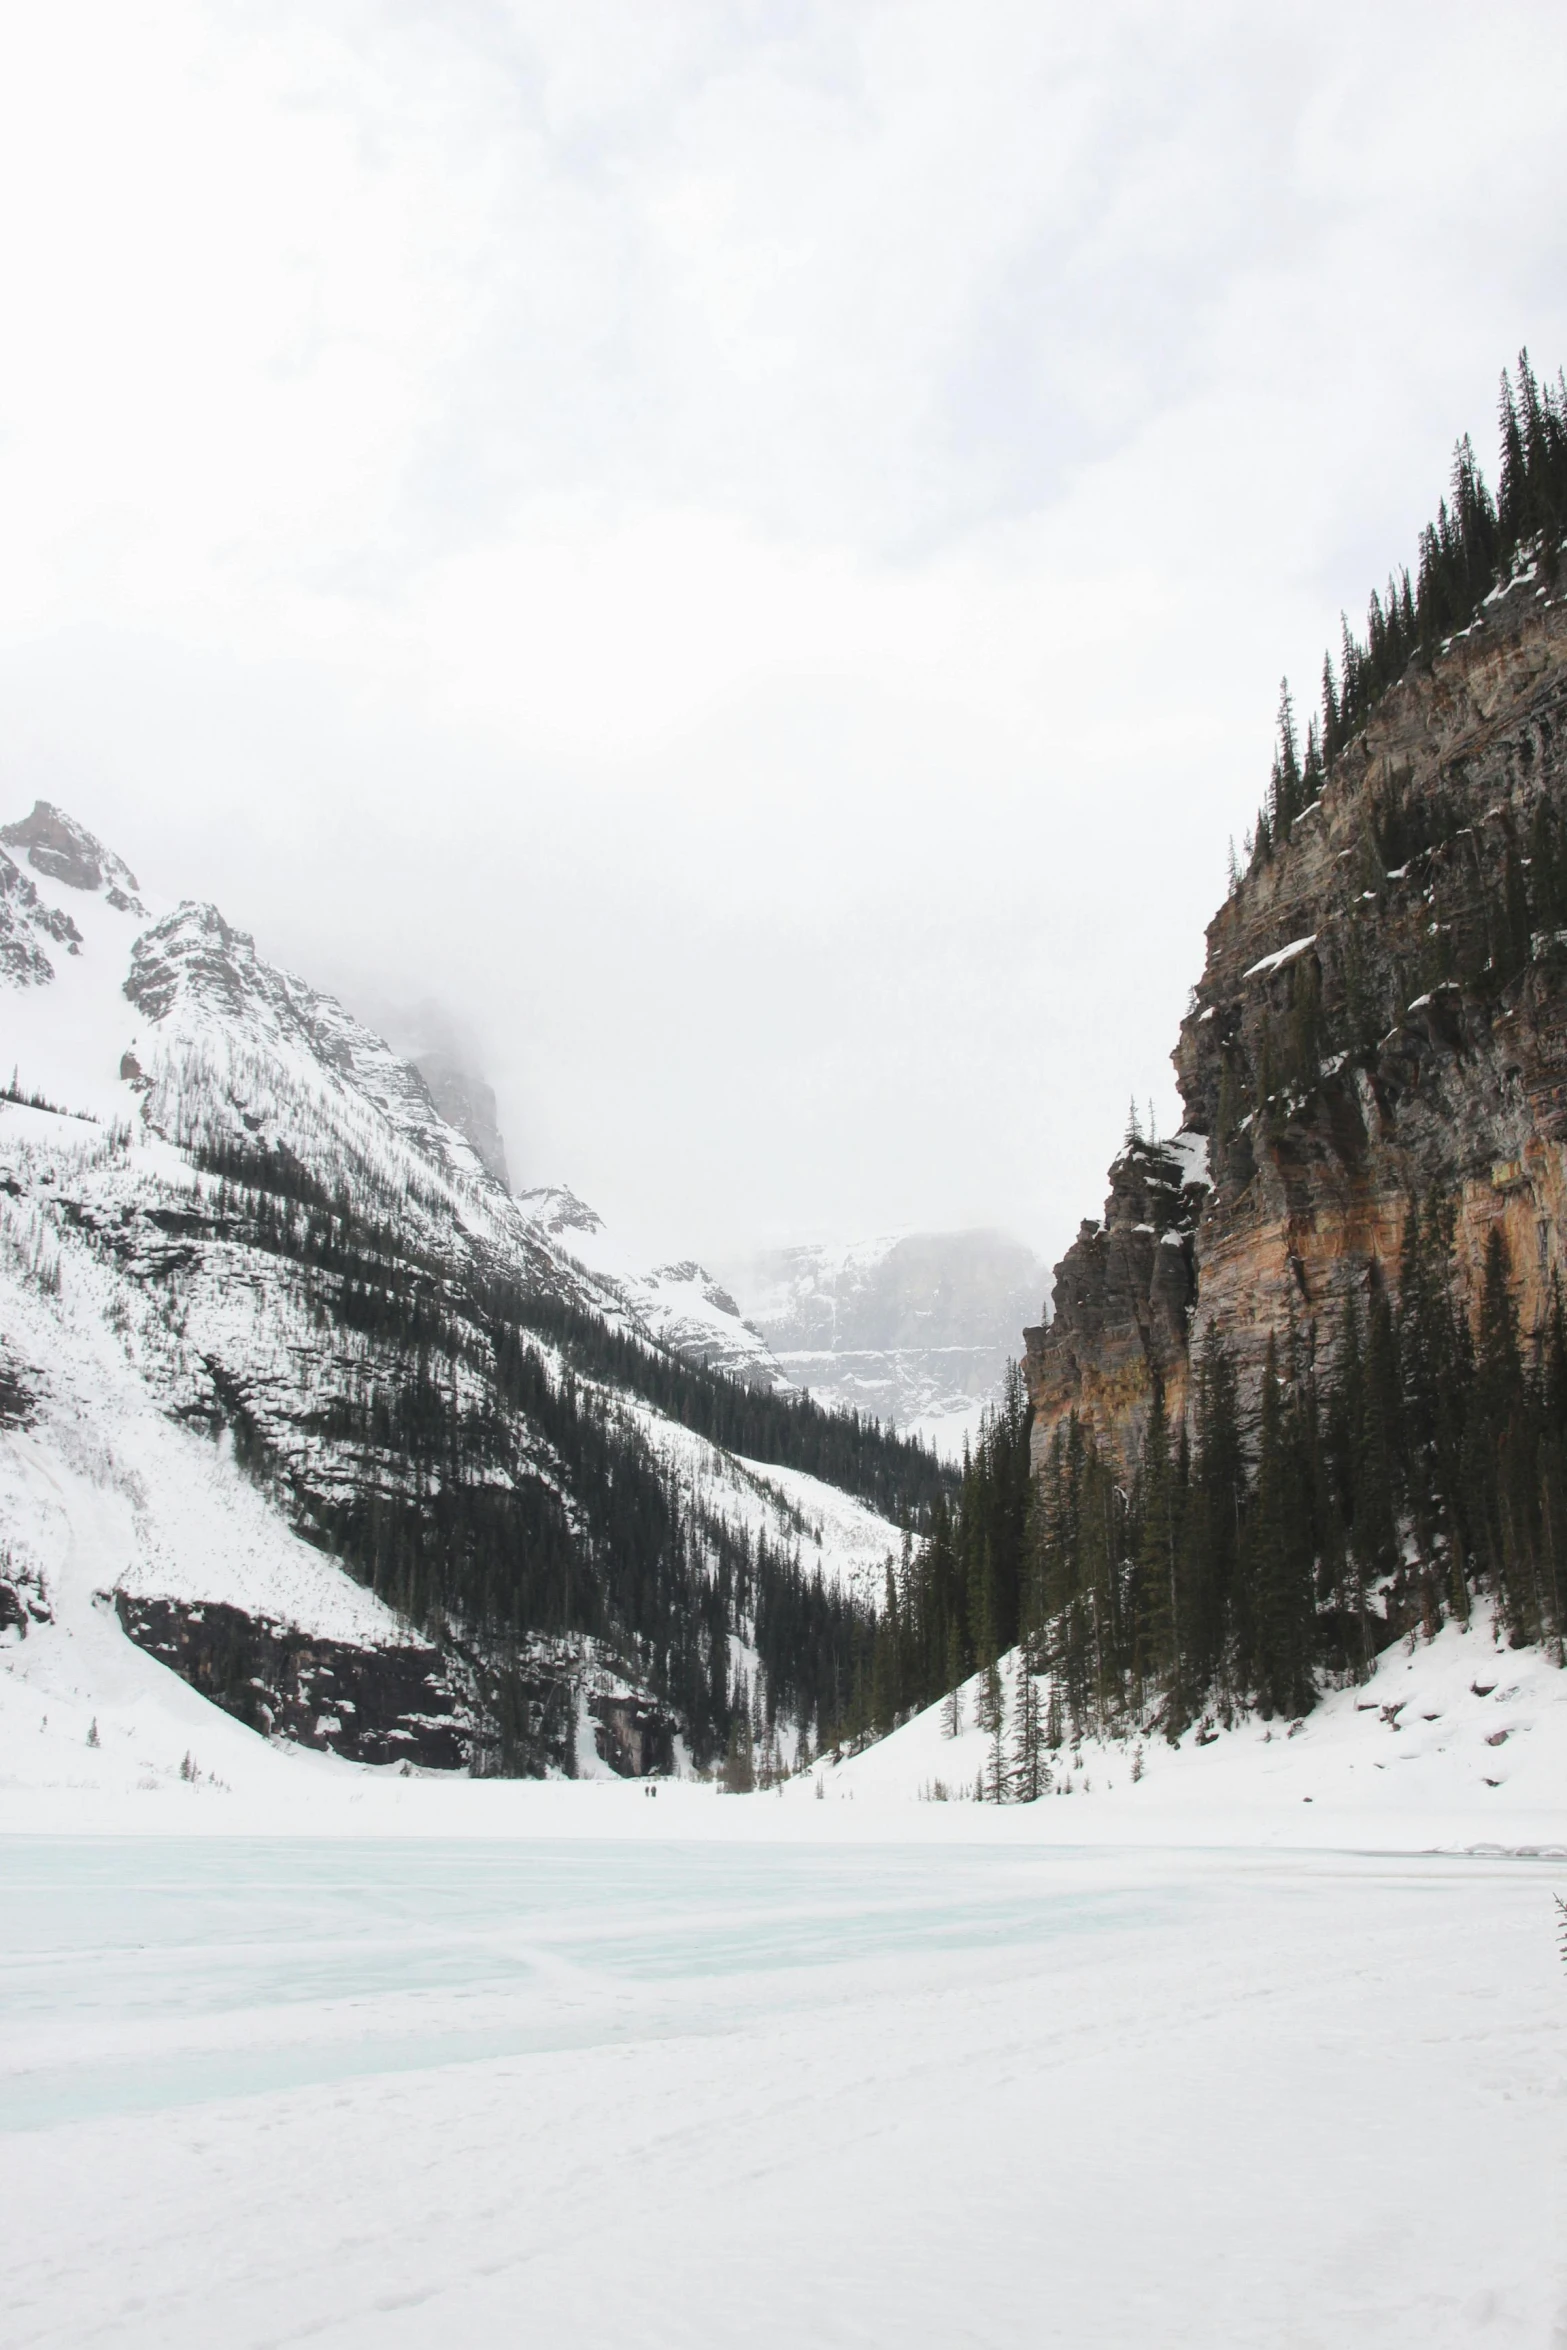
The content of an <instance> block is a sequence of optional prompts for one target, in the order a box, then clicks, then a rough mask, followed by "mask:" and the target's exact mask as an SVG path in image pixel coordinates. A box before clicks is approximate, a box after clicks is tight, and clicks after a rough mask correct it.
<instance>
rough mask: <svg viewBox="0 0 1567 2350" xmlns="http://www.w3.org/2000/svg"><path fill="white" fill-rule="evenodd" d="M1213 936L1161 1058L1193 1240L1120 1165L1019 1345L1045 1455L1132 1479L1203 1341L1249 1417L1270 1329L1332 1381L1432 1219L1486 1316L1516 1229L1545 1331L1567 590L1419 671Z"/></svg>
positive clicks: (1561, 1059)
mask: <svg viewBox="0 0 1567 2350" xmlns="http://www.w3.org/2000/svg"><path fill="white" fill-rule="evenodd" d="M1207 937H1208V953H1207V963H1206V967H1205V969H1204V972H1203V976H1202V979H1201V981H1200V983H1199V984H1198V986H1197V987H1196V989H1195V990H1194V991H1193V996H1192V1003H1191V1008H1190V1011H1189V1012H1188V1014H1187V1017H1186V1019H1185V1020H1184V1022H1183V1023H1182V1028H1181V1036H1180V1042H1179V1045H1178V1046H1177V1048H1176V1051H1175V1054H1174V1056H1173V1058H1174V1061H1175V1068H1176V1077H1177V1082H1178V1084H1179V1086H1180V1090H1181V1097H1182V1101H1183V1103H1184V1106H1185V1112H1186V1131H1185V1135H1184V1136H1183V1137H1182V1138H1181V1141H1182V1143H1184V1142H1185V1141H1186V1140H1187V1139H1189V1138H1202V1139H1204V1140H1205V1141H1206V1142H1207V1144H1208V1147H1209V1155H1210V1160H1211V1175H1212V1186H1211V1189H1209V1190H1208V1191H1207V1193H1206V1195H1205V1196H1204V1197H1203V1199H1202V1204H1201V1211H1200V1214H1198V1215H1196V1217H1195V1219H1194V1222H1193V1228H1192V1229H1191V1232H1190V1238H1189V1240H1188V1239H1187V1238H1186V1237H1185V1228H1184V1227H1183V1226H1182V1225H1181V1223H1180V1215H1181V1213H1183V1212H1188V1213H1189V1211H1178V1210H1177V1209H1176V1208H1175V1207H1174V1206H1173V1204H1171V1203H1169V1200H1168V1193H1167V1192H1165V1193H1161V1192H1160V1191H1159V1190H1158V1189H1157V1187H1156V1188H1154V1189H1153V1190H1150V1189H1149V1188H1148V1185H1147V1181H1146V1175H1147V1174H1148V1173H1151V1172H1152V1170H1153V1167H1154V1164H1155V1158H1154V1154H1151V1153H1146V1152H1145V1153H1143V1154H1141V1155H1140V1156H1137V1157H1136V1161H1135V1164H1129V1161H1131V1160H1132V1159H1133V1156H1134V1155H1133V1154H1128V1158H1127V1159H1123V1160H1121V1161H1118V1162H1117V1166H1116V1168H1115V1169H1114V1170H1113V1171H1112V1185H1113V1188H1112V1193H1111V1199H1110V1202H1109V1205H1108V1208H1107V1213H1106V1220H1105V1225H1104V1227H1103V1229H1102V1230H1101V1229H1100V1228H1097V1227H1091V1226H1085V1227H1084V1230H1083V1234H1082V1235H1081V1236H1080V1238H1079V1240H1078V1241H1077V1242H1076V1243H1075V1244H1074V1246H1073V1248H1072V1249H1071V1250H1069V1251H1068V1253H1067V1255H1066V1257H1065V1258H1064V1259H1063V1260H1062V1263H1061V1265H1060V1266H1059V1267H1058V1268H1057V1280H1056V1322H1055V1323H1053V1324H1052V1325H1051V1327H1050V1328H1049V1329H1048V1330H1035V1331H1031V1332H1029V1333H1028V1336H1027V1346H1028V1354H1027V1364H1026V1368H1027V1374H1028V1379H1029V1387H1030V1393H1031V1395H1032V1397H1033V1401H1034V1408H1035V1438H1034V1441H1035V1446H1036V1458H1039V1457H1042V1455H1043V1450H1044V1448H1045V1447H1046V1446H1047V1445H1048V1443H1049V1439H1050V1436H1051V1434H1052V1432H1053V1430H1054V1428H1055V1427H1056V1426H1057V1425H1059V1424H1060V1422H1061V1421H1062V1420H1063V1419H1064V1418H1065V1417H1066V1416H1067V1415H1068V1414H1069V1413H1070V1412H1071V1411H1073V1410H1076V1411H1078V1412H1080V1413H1081V1414H1083V1415H1084V1416H1085V1417H1086V1418H1087V1419H1089V1420H1090V1421H1091V1422H1092V1423H1093V1424H1094V1426H1095V1427H1096V1429H1097V1431H1098V1432H1099V1434H1100V1436H1101V1438H1103V1439H1106V1440H1108V1441H1109V1442H1111V1443H1112V1444H1113V1445H1114V1446H1115V1448H1116V1449H1117V1450H1118V1451H1119V1452H1120V1454H1121V1455H1122V1457H1123V1459H1127V1460H1130V1458H1131V1457H1132V1456H1133V1455H1134V1454H1135V1451H1136V1448H1137V1446H1138V1444H1139V1442H1140V1439H1141V1433H1142V1428H1143V1426H1144V1425H1145V1421H1146V1411H1147V1405H1148V1400H1149V1398H1150V1396H1151V1394H1152V1390H1153V1383H1154V1381H1155V1379H1158V1380H1159V1381H1161V1382H1162V1383H1163V1386H1164V1389H1165V1392H1166V1396H1167V1399H1168V1401H1169V1403H1170V1405H1171V1408H1172V1410H1173V1411H1179V1410H1180V1409H1181V1408H1183V1407H1184V1404H1185V1400H1186V1397H1187V1393H1188V1374H1189V1367H1190V1365H1191V1363H1192V1361H1193V1360H1194V1359H1195V1356H1196V1353H1197V1351H1198V1350H1199V1349H1200V1348H1201V1346H1202V1345H1203V1343H1204V1340H1205V1337H1206V1334H1207V1333H1208V1332H1209V1331H1210V1330H1212V1331H1216V1332H1217V1333H1218V1334H1219V1335H1220V1336H1221V1337H1222V1339H1223V1340H1224V1342H1225V1344H1226V1345H1227V1346H1228V1347H1229V1348H1230V1349H1231V1350H1232V1352H1233V1354H1234V1355H1235V1358H1236V1361H1237V1366H1238V1369H1239V1372H1240V1380H1241V1396H1242V1401H1243V1404H1250V1405H1254V1404H1255V1399H1256V1396H1257V1393H1258V1387H1259V1382H1260V1377H1261V1371H1262V1365H1263V1361H1264V1358H1265V1354H1266V1348H1267V1342H1268V1337H1269V1335H1270V1333H1273V1334H1276V1335H1280V1336H1282V1335H1283V1334H1284V1333H1285V1332H1286V1331H1287V1330H1288V1329H1289V1328H1290V1327H1291V1325H1292V1324H1293V1326H1294V1328H1295V1330H1296V1333H1297V1336H1298V1339H1299V1343H1300V1344H1301V1346H1302V1347H1303V1349H1304V1350H1305V1352H1306V1354H1307V1356H1308V1357H1310V1355H1311V1354H1312V1352H1313V1350H1315V1351H1316V1353H1317V1354H1318V1356H1319V1357H1321V1356H1323V1355H1324V1354H1325V1353H1330V1351H1331V1349H1332V1347H1333V1345H1334V1344H1335V1342H1336V1338H1337V1333H1338V1330H1339V1328H1340V1325H1341V1320H1342V1313H1343V1305H1344V1300H1345V1299H1346V1297H1347V1296H1348V1295H1349V1294H1350V1293H1351V1292H1352V1291H1361V1292H1363V1291H1365V1290H1366V1289H1367V1288H1368V1287H1369V1286H1370V1285H1371V1284H1373V1283H1375V1282H1378V1281H1386V1282H1388V1283H1389V1284H1390V1285H1392V1286H1394V1287H1396V1283H1397V1277H1398V1263H1399V1254H1400V1249H1401V1246H1402V1241H1403V1234H1404V1227H1405V1222H1406V1218H1407V1216H1408V1212H1409V1209H1410V1205H1411V1203H1412V1202H1414V1201H1417V1200H1418V1201H1421V1202H1426V1201H1430V1200H1435V1201H1437V1202H1439V1203H1441V1204H1442V1205H1443V1207H1444V1208H1445V1209H1446V1211H1447V1212H1449V1213H1450V1215H1451V1218H1452V1223H1453V1236H1454V1238H1453V1252H1452V1278H1453V1281H1454V1284H1455V1288H1456V1289H1457V1291H1458V1293H1459V1295H1460V1297H1461V1298H1462V1300H1463V1301H1464V1303H1465V1304H1466V1306H1468V1307H1470V1308H1471V1309H1472V1308H1473V1306H1474V1304H1475V1302H1476V1299H1477V1296H1478V1288H1479V1282H1480V1276H1481V1269H1482V1267H1483V1264H1484V1260H1485V1255H1486V1249H1487V1244H1488V1240H1489V1236H1490V1234H1491V1233H1492V1231H1493V1230H1496V1229H1500V1230H1501V1232H1502V1234H1503V1236H1504V1238H1505V1241H1506V1245H1507V1251H1508V1258H1509V1262H1510V1267H1511V1272H1512V1278H1513V1283H1514V1288H1515V1293H1516V1297H1517V1303H1518V1307H1519V1314H1520V1320H1521V1324H1522V1328H1523V1330H1524V1331H1525V1333H1528V1332H1531V1331H1533V1330H1535V1329H1537V1328H1538V1327H1539V1326H1540V1323H1541V1320H1542V1318H1543V1316H1544V1315H1545V1313H1546V1312H1547V1310H1548V1308H1549V1304H1550V1299H1551V1295H1552V1285H1553V1283H1554V1282H1555V1281H1556V1280H1557V1278H1558V1276H1559V1275H1561V1274H1562V1272H1563V1266H1564V1252H1567V599H1564V597H1563V595H1562V593H1561V592H1560V591H1559V590H1558V589H1555V588H1552V589H1551V590H1550V591H1549V592H1548V591H1547V590H1546V588H1544V587H1542V586H1541V585H1540V583H1539V581H1538V580H1537V579H1536V578H1534V577H1533V576H1532V575H1531V576H1529V577H1527V578H1525V579H1523V580H1521V581H1519V582H1517V583H1515V584H1514V585H1513V586H1512V587H1511V588H1510V589H1509V591H1508V592H1507V593H1506V594H1501V595H1498V596H1497V597H1495V598H1493V599H1492V601H1491V603H1490V604H1489V605H1488V607H1487V608H1486V610H1485V611H1484V612H1483V614H1482V616H1481V617H1480V619H1479V620H1477V621H1476V622H1475V623H1474V625H1473V626H1472V627H1471V628H1469V629H1467V630H1466V631H1465V632H1464V633H1463V634H1462V635H1461V636H1459V637H1457V638H1455V639H1453V640H1452V641H1451V642H1450V643H1449V644H1448V645H1446V646H1445V647H1444V648H1443V650H1442V651H1441V653H1440V654H1439V655H1438V657H1437V658H1436V659H1435V660H1434V661H1433V662H1432V663H1431V664H1430V665H1429V666H1427V667H1416V668H1415V669H1412V670H1411V672H1410V673H1409V674H1408V675H1407V676H1406V677H1405V678H1404V680H1403V681H1402V682H1401V683H1400V684H1399V685H1398V686H1396V687H1395V688H1394V689H1393V690H1392V691H1391V692H1390V693H1389V694H1388V695H1387V696H1386V697H1385V698H1384V700H1383V701H1382V702H1381V704H1380V705H1379V706H1378V708H1377V709H1376V711H1375V712H1374V714H1373V716H1372V719H1371V721H1370V723H1369V724H1368V725H1367V727H1366V729H1365V731H1364V733H1363V734H1361V735H1360V736H1358V737H1357V738H1356V740H1355V741H1354V742H1352V743H1351V744H1350V745H1349V746H1348V747H1347V748H1346V749H1345V750H1344V751H1343V752H1342V753H1341V754H1340V756H1339V757H1338V759H1337V760H1336V761H1335V763H1334V765H1333V767H1332V769H1331V770H1330V772H1329V774H1328V777H1327V780H1326V784H1325V787H1324V789H1323V792H1322V795H1321V798H1320V799H1319V800H1318V801H1316V802H1315V803H1313V805H1312V806H1311V807H1309V808H1308V809H1306V811H1305V812H1304V813H1303V814H1302V815H1301V816H1300V817H1298V818H1297V819H1296V821H1295V823H1294V825H1293V828H1292V831H1291V836H1290V838H1289V839H1288V840H1287V841H1285V842H1282V843H1279V844H1276V845H1275V847H1274V849H1273V853H1272V855H1271V857H1268V858H1265V859H1261V860H1258V861H1256V862H1255V863H1254V866H1253V869H1252V870H1251V871H1250V872H1249V873H1248V874H1247V875H1246V876H1245V878H1244V879H1243V880H1242V881H1241V882H1240V884H1239V886H1238V887H1237V888H1236V889H1235V890H1234V891H1233V892H1232V894H1231V896H1230V898H1229V899H1228V901H1227V902H1226V903H1225V905H1224V906H1223V907H1222V908H1221V909H1220V911H1219V913H1218V914H1217V915H1216V916H1215V917H1214V919H1213V921H1212V922H1211V923H1210V925H1209V927H1208V934H1207ZM1166 1180H1168V1178H1167V1179H1166ZM1194 1204H1195V1203H1194ZM1161 1218H1163V1219H1164V1220H1163V1221H1161ZM1144 1226H1147V1227H1151V1229H1150V1230H1143V1229H1141V1228H1142V1227H1144ZM1176 1231H1180V1232H1181V1233H1182V1239H1181V1242H1180V1246H1179V1248H1176V1247H1170V1248H1169V1249H1168V1254H1169V1257H1170V1259H1171V1265H1170V1269H1169V1271H1165V1270H1164V1268H1163V1265H1162V1255H1163V1252H1164V1250H1165V1246H1166V1244H1165V1243H1164V1241H1163V1240H1162V1239H1161V1238H1160V1237H1159V1236H1160V1235H1161V1234H1162V1233H1165V1232H1176ZM1188 1247H1189V1249H1190V1260H1189V1262H1190V1276H1191V1277H1190V1283H1189V1287H1188V1289H1187V1291H1186V1293H1185V1295H1184V1296H1182V1294H1181V1284H1180V1280H1179V1278H1178V1276H1177V1268H1178V1267H1179V1266H1180V1265H1181V1263H1182V1262H1183V1259H1184V1257H1185V1252H1186V1250H1187V1248H1188ZM1156 1249H1158V1250H1159V1251H1160V1252H1161V1254H1160V1256H1159V1257H1156V1256H1155V1254H1154V1251H1155V1250H1156Z"/></svg>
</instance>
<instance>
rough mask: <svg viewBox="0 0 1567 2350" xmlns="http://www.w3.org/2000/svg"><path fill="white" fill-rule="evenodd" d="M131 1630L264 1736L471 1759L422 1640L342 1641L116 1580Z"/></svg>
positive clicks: (336, 1747) (436, 1760)
mask: <svg viewBox="0 0 1567 2350" xmlns="http://www.w3.org/2000/svg"><path fill="white" fill-rule="evenodd" d="M114 1604H115V1610H116V1613H117V1614H118V1616H119V1619H120V1622H121V1624H122V1625H123V1627H124V1629H125V1631H126V1632H127V1633H128V1634H129V1636H130V1638H131V1639H132V1640H134V1641H135V1642H136V1644H137V1646H138V1647H139V1648H145V1649H146V1650H147V1651H148V1652H149V1654H150V1655H152V1656H155V1657H157V1659H158V1660H159V1662H160V1663H161V1664H166V1665H168V1666H169V1667H170V1668H171V1670H172V1671H174V1672H176V1673H178V1674H179V1675H180V1677H181V1679H182V1680H185V1681H188V1682H189V1683H190V1684H191V1686H192V1688H193V1689H197V1690H199V1691H200V1693H201V1695H202V1696H203V1697H206V1698H210V1699H211V1701H212V1703H213V1704H214V1705H220V1706H221V1707H222V1708H223V1710H224V1712H225V1713H230V1714H233V1715H234V1716H235V1717H236V1718H237V1719H238V1720H240V1721H242V1722H248V1723H249V1724H250V1726H251V1728H252V1729H254V1730H260V1731H262V1732H264V1733H265V1735H266V1736H268V1737H276V1738H288V1739H291V1740H292V1741H293V1742H294V1744H295V1745H297V1746H314V1747H320V1748H325V1749H329V1750H330V1751H331V1752H332V1753H334V1754H341V1755H345V1756H346V1757H347V1758H348V1759H349V1760H350V1761H351V1762H366V1763H388V1762H411V1763H419V1764H422V1765H424V1766H425V1767H426V1768H429V1769H433V1770H455V1769H457V1768H458V1767H459V1766H460V1765H462V1764H463V1763H465V1762H466V1761H467V1759H468V1748H467V1741H466V1738H465V1735H464V1733H465V1731H466V1730H467V1729H468V1727H469V1725H468V1723H467V1722H465V1720H464V1719H463V1717H462V1714H461V1712H460V1710H459V1707H458V1702H457V1699H456V1696H455V1694H454V1692H453V1690H452V1687H451V1683H450V1679H449V1677H448V1674H447V1671H446V1668H445V1665H444V1664H443V1661H442V1659H441V1657H440V1656H439V1655H438V1653H437V1652H436V1650H435V1649H433V1648H431V1647H428V1646H427V1645H424V1644H422V1643H410V1644H409V1645H408V1646H406V1647H403V1648H369V1647H350V1646H349V1645H347V1643H345V1642H343V1641H340V1640H327V1639H323V1638H322V1637H321V1636H320V1635H319V1634H310V1633H304V1632H300V1631H299V1630H297V1629H296V1628H295V1627H294V1626H292V1625H289V1624H276V1623H268V1622H265V1621H263V1620H261V1619H258V1618H257V1617H255V1616H250V1615H246V1614H245V1613H244V1612H243V1611H242V1610H241V1609H239V1608H235V1607H225V1606H223V1605H221V1604H219V1603H217V1602H214V1601H211V1600H204V1601H203V1602H202V1603H201V1604H200V1605H199V1606H198V1605H196V1604H195V1603H194V1602H191V1601H188V1600H173V1599H140V1598H133V1597H130V1596H128V1595H127V1594H126V1593H125V1592H123V1591H121V1592H116V1594H115V1600H114Z"/></svg>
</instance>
